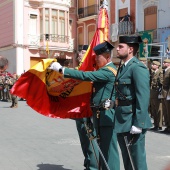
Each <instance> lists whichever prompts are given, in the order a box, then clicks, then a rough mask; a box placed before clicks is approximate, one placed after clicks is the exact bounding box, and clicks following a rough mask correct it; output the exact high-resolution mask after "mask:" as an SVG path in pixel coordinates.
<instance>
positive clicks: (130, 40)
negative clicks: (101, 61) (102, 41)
mask: <svg viewBox="0 0 170 170" xmlns="http://www.w3.org/2000/svg"><path fill="white" fill-rule="evenodd" d="M142 42H143V41H142V38H141V37H140V36H136V35H131V36H120V37H119V43H125V44H139V43H142Z"/></svg>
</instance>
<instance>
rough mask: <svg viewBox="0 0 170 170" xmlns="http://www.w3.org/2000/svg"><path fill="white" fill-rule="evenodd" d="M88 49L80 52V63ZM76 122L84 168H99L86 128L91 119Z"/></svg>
mask: <svg viewBox="0 0 170 170" xmlns="http://www.w3.org/2000/svg"><path fill="white" fill-rule="evenodd" d="M87 49H88V45H83V47H82V50H81V51H80V53H79V57H78V60H79V63H80V62H81V61H82V58H83V56H84V54H85V53H86V51H87ZM75 121H76V128H77V132H78V135H79V139H80V144H81V148H82V151H83V155H84V167H85V168H86V169H89V168H91V169H92V167H93V168H94V169H95V168H96V167H97V166H96V161H95V159H96V158H95V155H94V153H93V152H94V151H95V150H96V149H95V148H94V149H95V150H94V151H93V148H92V146H91V144H90V141H89V138H88V135H87V129H86V127H85V123H88V124H89V123H91V122H90V118H77V119H75ZM87 121H88V122H87Z"/></svg>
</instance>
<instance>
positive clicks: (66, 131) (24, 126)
mask: <svg viewBox="0 0 170 170" xmlns="http://www.w3.org/2000/svg"><path fill="white" fill-rule="evenodd" d="M10 105H11V103H10V102H0V116H1V118H0V136H1V137H0V138H1V139H0V170H83V169H84V167H83V154H82V152H81V146H80V142H79V138H78V134H77V130H76V126H75V122H74V120H69V119H54V118H48V117H45V116H43V115H41V114H39V113H37V112H35V111H34V110H32V109H31V108H30V107H29V106H28V105H27V104H26V102H25V101H19V107H18V108H14V109H12V108H9V106H10ZM146 152H147V162H148V169H149V170H164V169H165V166H166V165H168V164H169V163H170V135H167V134H162V133H156V132H152V131H148V133H147V135H146ZM120 157H121V154H120ZM123 169H124V168H123V165H122V160H121V170H123Z"/></svg>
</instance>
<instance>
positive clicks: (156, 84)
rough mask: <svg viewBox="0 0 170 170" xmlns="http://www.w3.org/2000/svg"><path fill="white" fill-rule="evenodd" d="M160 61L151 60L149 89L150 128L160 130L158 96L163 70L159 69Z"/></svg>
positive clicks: (160, 110)
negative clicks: (151, 119)
mask: <svg viewBox="0 0 170 170" xmlns="http://www.w3.org/2000/svg"><path fill="white" fill-rule="evenodd" d="M160 66H161V63H160V62H158V61H153V62H152V65H151V69H152V74H151V87H150V88H151V91H150V104H151V113H152V116H153V119H154V127H153V128H152V129H151V130H156V131H157V130H162V122H163V120H162V109H161V104H162V103H161V99H160V98H158V96H159V94H160V91H161V89H162V83H163V71H162V69H161V67H160Z"/></svg>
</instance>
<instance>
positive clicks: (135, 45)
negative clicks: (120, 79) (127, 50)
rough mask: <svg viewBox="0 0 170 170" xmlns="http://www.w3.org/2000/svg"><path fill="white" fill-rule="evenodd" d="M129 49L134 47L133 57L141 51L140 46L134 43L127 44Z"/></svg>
mask: <svg viewBox="0 0 170 170" xmlns="http://www.w3.org/2000/svg"><path fill="white" fill-rule="evenodd" d="M127 45H128V46H129V47H133V55H134V56H135V55H136V53H137V52H138V49H139V44H138V43H134V44H131V43H129V44H127Z"/></svg>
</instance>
